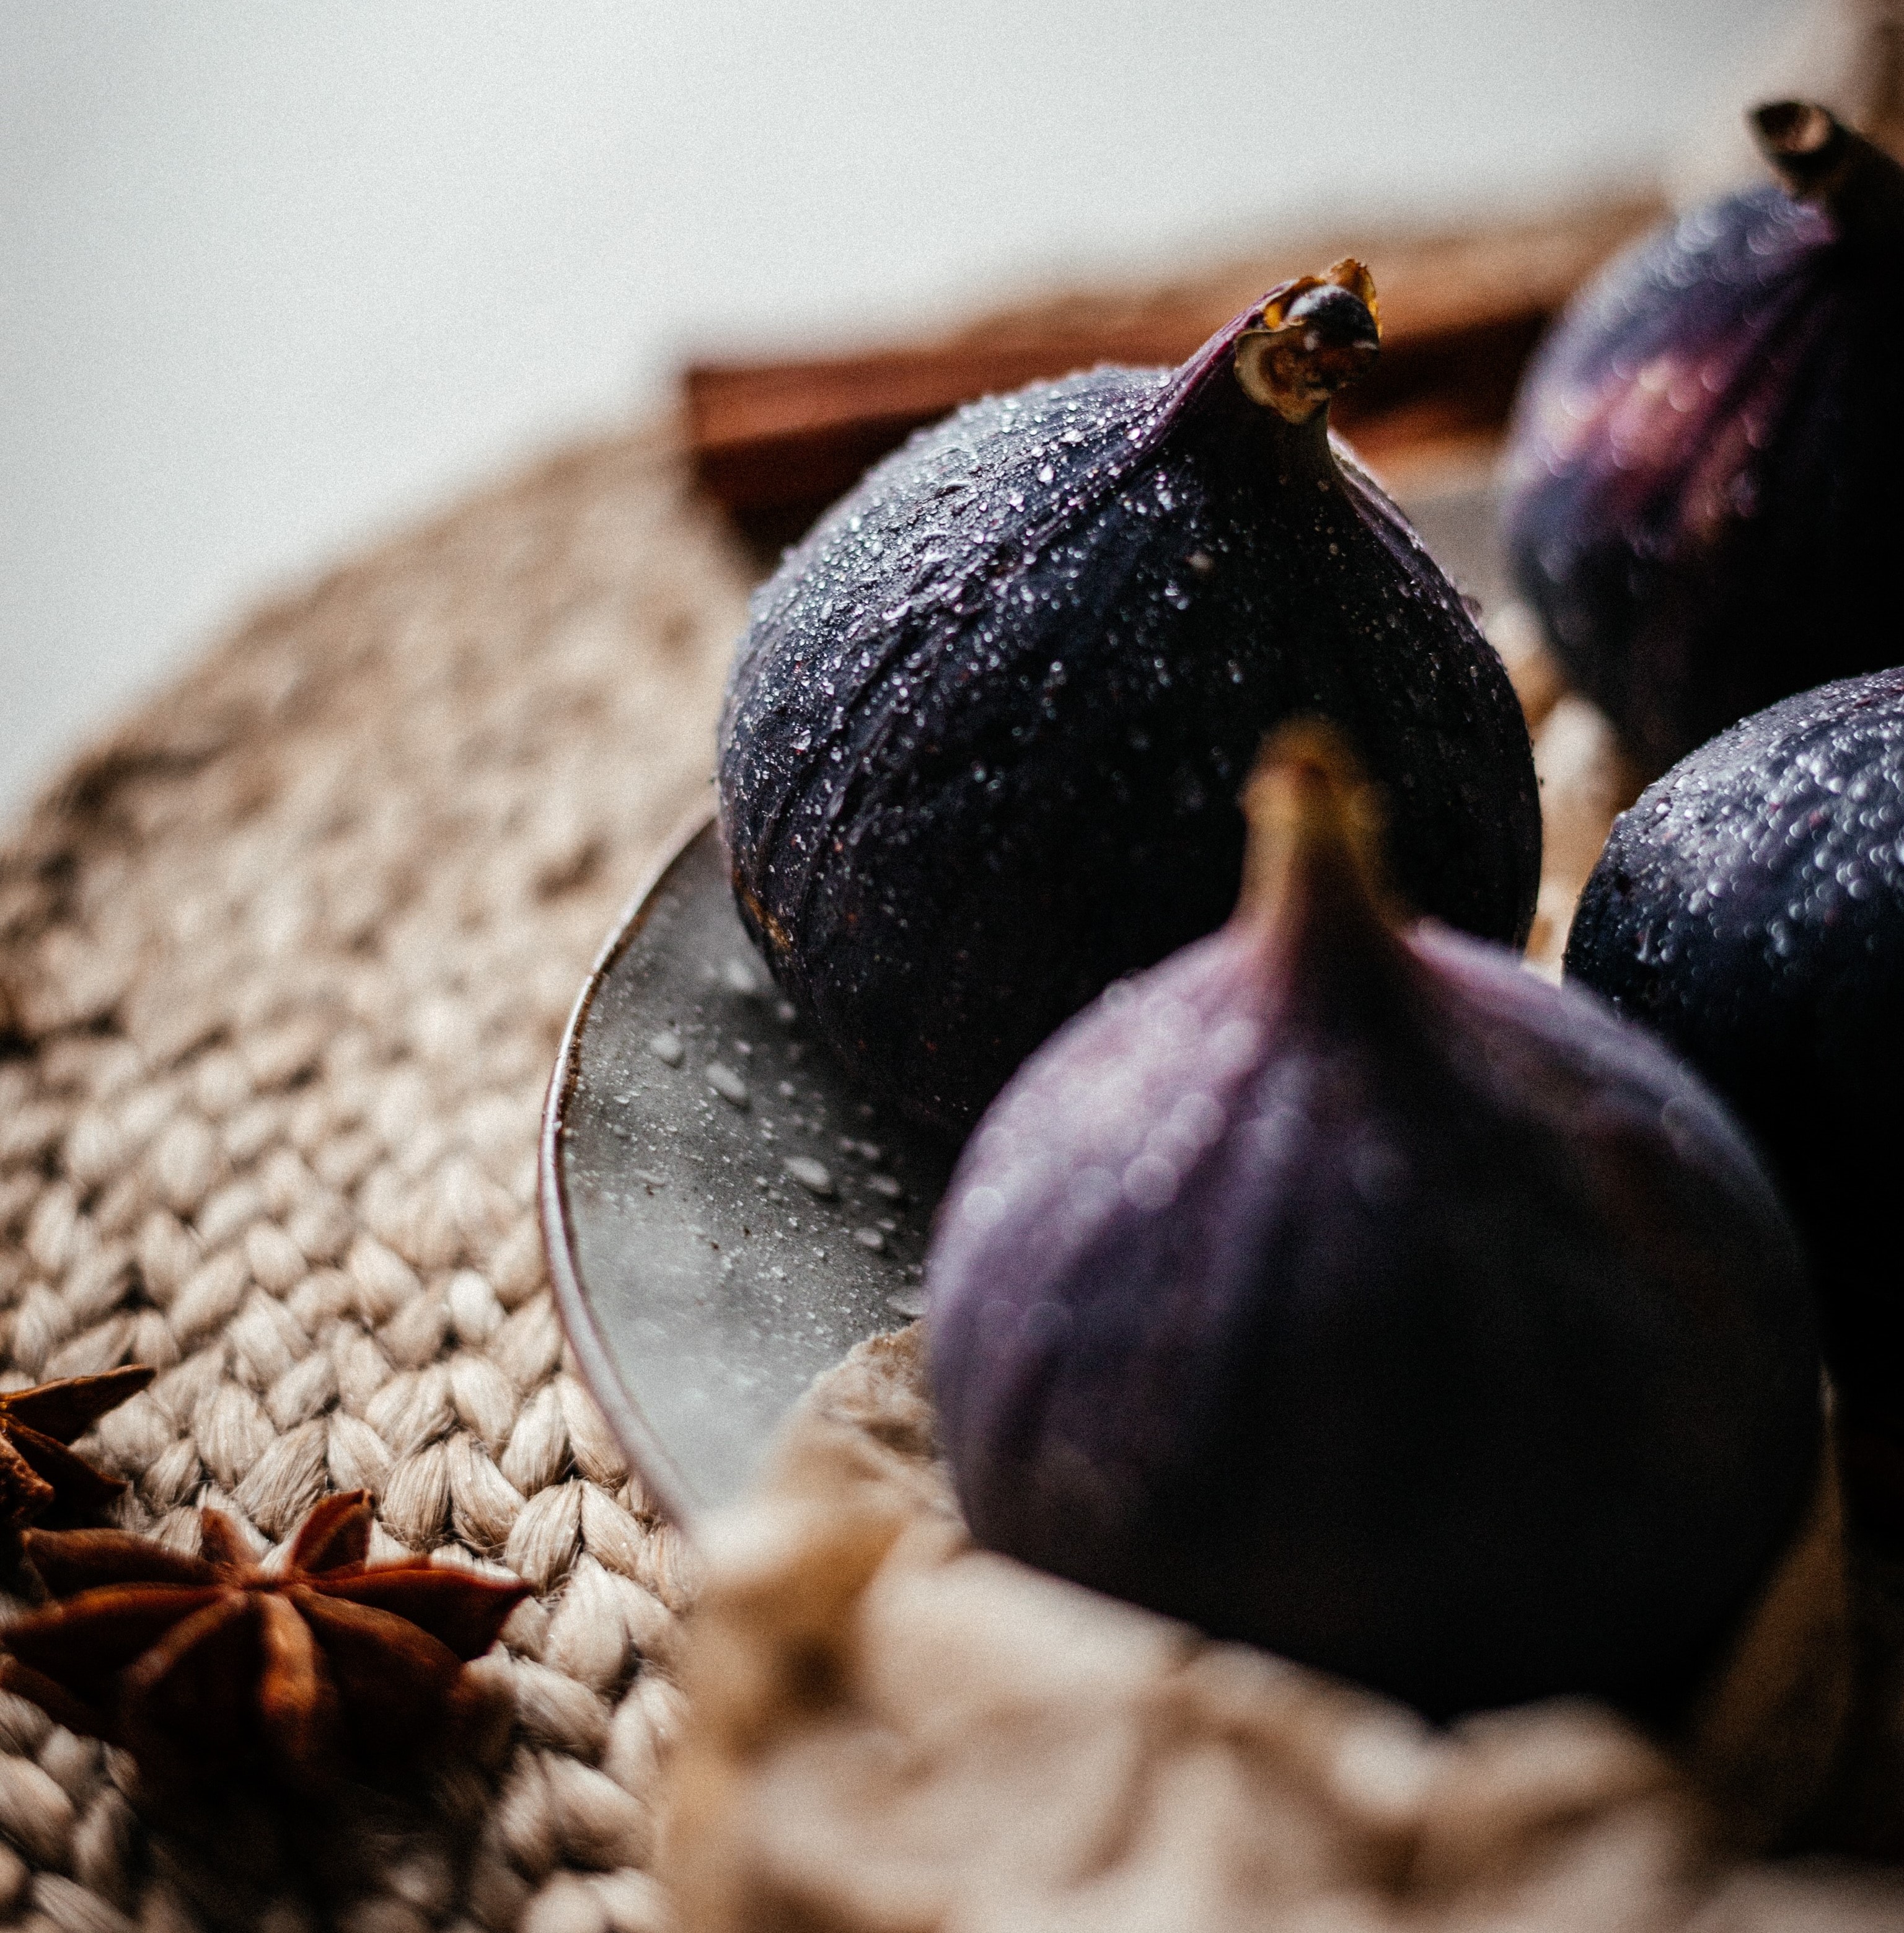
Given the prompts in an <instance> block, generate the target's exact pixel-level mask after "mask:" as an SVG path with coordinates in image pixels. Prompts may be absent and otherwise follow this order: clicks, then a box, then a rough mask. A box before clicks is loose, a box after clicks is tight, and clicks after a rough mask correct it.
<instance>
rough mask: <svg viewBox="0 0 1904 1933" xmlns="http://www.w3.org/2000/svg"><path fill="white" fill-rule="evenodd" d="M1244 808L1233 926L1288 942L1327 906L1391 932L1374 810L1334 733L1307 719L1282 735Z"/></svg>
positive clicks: (1248, 790) (1273, 739)
mask: <svg viewBox="0 0 1904 1933" xmlns="http://www.w3.org/2000/svg"><path fill="white" fill-rule="evenodd" d="M1241 803H1242V807H1243V816H1244V820H1245V822H1246V823H1247V826H1248V837H1247V843H1246V844H1245V846H1244V855H1243V888H1242V891H1241V893H1240V894H1238V898H1237V902H1236V911H1235V915H1233V917H1234V918H1235V919H1236V920H1237V921H1239V922H1241V923H1242V924H1244V925H1247V926H1250V927H1255V928H1256V929H1258V930H1268V931H1271V932H1275V933H1283V934H1287V933H1290V932H1292V930H1293V929H1294V928H1295V927H1296V926H1297V925H1298V924H1300V923H1301V921H1302V919H1303V918H1304V915H1305V914H1306V913H1307V912H1308V911H1309V910H1310V909H1312V908H1313V906H1315V905H1316V903H1317V901H1318V900H1319V897H1328V898H1329V899H1331V900H1334V901H1336V902H1337V903H1340V904H1343V905H1346V906H1350V907H1353V908H1354V909H1355V910H1356V911H1358V912H1360V913H1361V914H1362V915H1364V917H1365V918H1367V921H1369V922H1370V924H1373V925H1374V926H1376V927H1380V928H1382V929H1383V930H1386V929H1387V928H1388V925H1389V924H1390V921H1389V915H1388V891H1387V888H1386V886H1385V883H1384V880H1383V874H1382V859H1381V837H1382V813H1381V808H1380V805H1379V802H1378V801H1377V798H1376V792H1375V788H1374V787H1373V786H1371V785H1370V783H1368V781H1367V780H1366V779H1365V778H1364V777H1363V776H1362V773H1361V767H1360V765H1358V763H1357V762H1356V759H1355V754H1354V753H1352V752H1351V751H1350V750H1349V747H1348V746H1347V744H1346V743H1345V742H1344V741H1343V738H1341V736H1340V734H1339V733H1337V732H1336V731H1334V729H1332V728H1331V727H1330V726H1328V725H1325V724H1323V723H1321V722H1320V721H1319V720H1313V719H1301V720H1296V721H1295V722H1294V723H1290V724H1287V725H1285V726H1281V727H1280V729H1278V730H1277V731H1276V732H1274V733H1272V734H1271V736H1270V738H1268V741H1266V742H1265V745H1264V747H1263V750H1262V754H1261V755H1260V756H1259V758H1258V759H1257V761H1256V768H1255V770H1254V771H1252V773H1251V774H1250V779H1249V782H1248V783H1247V785H1246V786H1244V789H1243V797H1242V801H1241Z"/></svg>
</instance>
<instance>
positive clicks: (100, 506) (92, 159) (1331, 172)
mask: <svg viewBox="0 0 1904 1933" xmlns="http://www.w3.org/2000/svg"><path fill="white" fill-rule="evenodd" d="M1789 11H1790V0H1597V3H1596V4H1595V5H1591V6H1583V5H1580V4H1579V0H1436V4H1432V5H1430V4H1413V5H1411V4H1408V0H1307V4H1298V0H1176V4H1175V5H1168V6H1166V5H1140V4H1138V0H1016V4H1006V0H937V4H934V5H923V4H919V5H897V4H888V5H874V4H872V0H756V4H754V5H741V4H738V0H674V4H672V5H657V4H652V0H0V807H8V806H11V805H12V804H15V803H17V801H19V800H20V798H23V796H24V795H26V792H27V791H28V790H29V789H30V787H31V786H32V784H33V783H36V782H37V781H38V779H39V778H40V777H43V776H44V774H45V773H46V772H47V770H48V769H49V768H50V765H51V764H52V762H53V761H54V760H55V759H56V757H57V756H59V753H61V751H62V750H63V748H64V747H65V745H66V744H67V743H68V741H70V740H71V738H73V737H74V735H76V734H78V733H80V732H83V731H85V730H86V729H90V728H91V727H92V726H94V725H95V724H96V723H98V722H99V721H101V720H103V719H104V717H106V716H107V715H108V714H110V711H113V710H114V709H116V708H118V707H119V706H120V705H122V704H123V703H125V702H127V699H128V696H129V695H130V694H131V693H134V692H135V691H136V690H137V689H138V688H139V687H140V686H142V685H143V684H146V683H147V682H149V681H151V680H152V679H154V678H157V677H158V676H160V675H162V673H163V671H164V667H165V666H166V664H167V663H168V662H170V660H171V659H172V657H173V655H174V654H176V653H177V652H179V651H181V650H182V649H184V648H185V647H187V646H188V645H189V644H191V642H194V640H197V639H201V638H202V637H203V636H204V635H205V634H206V632H207V631H208V630H209V628H211V627H213V626H215V625H216V624H218V623H219V622H221V621H224V620H225V619H227V618H230V617H231V616H233V615H236V610H237V609H238V607H239V606H240V604H241V603H242V602H243V601H244V600H247V599H248V598H250V597H253V596H254V595H256V594H259V593H260V592H261V591H264V590H266V589H268V588H270V587H271V586H272V585H273V584H274V583H275V582H280V581H282V580H284V579H285V578H286V577H287V576H293V575H296V574H298V573H302V572H304V571H305V570H311V569H314V568H316V567H318V566H319V565H320V564H322V563H323V562H324V561H326V558H329V556H331V555H333V554H334V553H335V552H337V551H338V549H339V548H340V547H341V546H348V545H350V544H353V543H358V542H360V541H362V540H367V539H368V538H369V537H371V536H373V535H374V534H375V533H376V532H377V531H378V530H379V529H380V528H381V527H383V526H384V525H386V524H387V523H388V522H390V520H391V519H393V518H395V517H399V516H403V515H405V514H406V513H411V512H413V511H415V510H419V509H420V508H422V507H425V506H426V505H428V504H431V503H432V502H433V501H436V500H438V499H440V498H442V497H443V496H444V495H446V494H447V493H449V492H453V491H454V490H456V489H458V488H459V486H462V485H463V484H465V483H466V482H468V481H470V480H471V479H475V478H477V477H478V476H480V475H482V474H483V473H484V472H485V471H486V470H489V469H491V468H492V467H494V466H496V465H498V464H501V463H504V462H505V461H508V460H509V459H510V458H513V457H514V456H516V455H519V454H522V453H525V452H529V451H531V450H533V449H536V448H537V447H538V446H541V445H543V444H546V443H549V441H551V440H553V439H555V438H558V437H561V435H563V434H565V433H567V432H570V431H573V430H576V429H578V428H585V427H588V426H591V425H603V424H606V423H611V422H614V421H615V420H616V419H619V418H621V417H622V416H624V415H625V414H626V413H627V412H629V411H630V410H633V409H636V408H640V407H648V406H651V405H652V404H654V403H656V402H657V401H659V400H660V399H662V398H664V397H665V395H666V387H667V383H668V379H669V373H670V371H671V370H672V368H674V367H675V364H676V362H677V361H678V359H679V358H680V357H681V355H682V354H683V353H684V352H685V351H687V350H690V349H693V348H709V347H726V348H731V349H741V350H744V349H747V348H750V347H752V348H758V347H766V346H768V345H775V346H778V345H789V344H821V343H826V342H830V341H836V340H840V339H843V338H850V337H853V336H855V335H859V336H876V335H879V334H880V333H881V332H886V331H889V330H890V329H894V328H895V327H901V326H904V325H905V324H906V323H908V322H910V321H912V320H916V319H918V318H921V317H929V316H931V315H932V314H935V313H937V312H941V311H947V310H952V311H959V310H964V309H967V308H971V307H972V306H973V305H976V304H979V303H981V302H982V301H983V300H984V299H985V298H986V297H987V296H988V295H990V294H991V293H994V292H995V291H997V290H999V289H1000V288H1007V289H1012V290H1022V289H1024V288H1025V287H1028V286H1032V285H1035V284H1036V283H1037V282H1038V281H1039V280H1040V279H1042V278H1045V277H1047V276H1050V275H1061V274H1062V273H1063V272H1064V271H1066V269H1074V270H1075V269H1102V268H1105V267H1116V266H1120V265H1123V264H1130V265H1134V266H1141V265H1144V264H1146V263H1164V262H1168V261H1169V260H1172V259H1181V257H1184V256H1185V255H1187V254H1189V255H1192V256H1193V255H1194V254H1196V251H1197V250H1198V248H1199V246H1200V245H1204V244H1206V243H1214V244H1217V245H1221V244H1223V243H1226V242H1235V241H1237V240H1238V239H1247V238H1248V237H1249V236H1250V235H1251V234H1252V233H1254V232H1256V231H1259V230H1264V229H1268V228H1271V227H1274V225H1275V224H1277V223H1278V222H1279V221H1281V222H1285V223H1287V222H1290V221H1297V222H1301V224H1303V225H1304V226H1307V224H1308V222H1309V221H1310V219H1312V218H1314V217H1316V216H1317V215H1322V214H1326V213H1327V212H1329V211H1330V210H1331V209H1336V210H1345V211H1346V210H1353V211H1357V212H1369V211H1372V210H1380V209H1388V208H1394V209H1398V210H1401V211H1409V210H1419V211H1421V212H1424V213H1430V214H1432V213H1434V212H1442V211H1445V210H1447V209H1451V208H1457V207H1465V208H1474V207H1478V206H1487V205H1490V204H1496V203H1508V204H1511V203H1514V202H1515V201H1517V200H1525V199H1527V198H1528V197H1536V196H1539V195H1540V194H1544V193H1549V192H1553V191H1564V190H1565V189H1566V188H1567V187H1568V186H1569V185H1578V183H1580V182H1592V181H1594V180H1596V179H1605V178H1608V177H1626V178H1629V179H1630V178H1632V177H1633V176H1635V175H1636V174H1638V175H1641V176H1644V174H1645V173H1647V171H1648V170H1650V168H1651V167H1652V166H1653V164H1655V163H1656V161H1657V160H1658V159H1659V157H1660V156H1662V155H1663V154H1664V153H1665V152H1666V151H1667V150H1668V149H1669V148H1670V146H1671V144H1672V143H1674V141H1675V140H1677V138H1678V137H1680V134H1682V132H1683V130H1684V128H1685V127H1686V125H1687V124H1688V123H1689V121H1690V120H1691V119H1692V118H1693V117H1694V116H1696V115H1697V114H1698V113H1700V112H1701V110H1704V109H1705V108H1706V107H1707V106H1708V104H1709V103H1710V101H1711V99H1712V98H1713V97H1714V96H1715V95H1716V94H1718V93H1719V92H1721V91H1722V90H1723V89H1724V88H1725V86H1726V85H1727V84H1728V77H1729V75H1730V74H1731V73H1732V72H1733V71H1735V70H1736V68H1737V64H1738V63H1739V62H1740V61H1741V60H1742V59H1743V58H1744V57H1746V56H1747V55H1748V54H1749V51H1750V50H1751V48H1752V46H1753V45H1754V44H1755V43H1756V42H1757V41H1758V39H1759V38H1761V36H1762V35H1764V34H1765V33H1766V32H1767V31H1769V30H1770V29H1772V28H1773V27H1774V26H1776V24H1778V23H1780V22H1782V20H1784V19H1785V17H1787V15H1788V12H1789Z"/></svg>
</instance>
